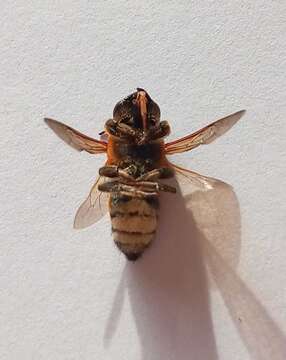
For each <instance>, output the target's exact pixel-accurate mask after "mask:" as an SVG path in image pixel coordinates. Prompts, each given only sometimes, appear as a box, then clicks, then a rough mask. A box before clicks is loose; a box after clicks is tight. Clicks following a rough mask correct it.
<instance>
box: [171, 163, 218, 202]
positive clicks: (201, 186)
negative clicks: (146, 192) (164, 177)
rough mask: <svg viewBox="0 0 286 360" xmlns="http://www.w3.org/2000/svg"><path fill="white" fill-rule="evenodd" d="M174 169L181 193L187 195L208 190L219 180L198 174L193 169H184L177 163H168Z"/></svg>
mask: <svg viewBox="0 0 286 360" xmlns="http://www.w3.org/2000/svg"><path fill="white" fill-rule="evenodd" d="M169 164H170V166H171V167H172V168H173V170H175V177H176V179H177V181H178V183H179V185H180V190H181V193H182V194H183V195H189V194H191V193H193V192H194V191H198V190H199V191H209V190H212V189H213V188H214V187H215V186H216V185H217V183H218V182H221V181H220V180H217V179H215V178H211V177H208V176H204V175H201V174H198V173H196V172H194V171H191V170H188V169H184V168H182V167H180V166H178V165H175V164H172V163H169Z"/></svg>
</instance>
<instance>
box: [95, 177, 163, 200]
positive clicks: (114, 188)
mask: <svg viewBox="0 0 286 360" xmlns="http://www.w3.org/2000/svg"><path fill="white" fill-rule="evenodd" d="M98 190H99V191H102V192H110V193H119V192H120V193H121V194H122V195H128V196H130V197H140V198H144V197H149V196H157V195H158V192H157V191H156V190H155V191H150V190H149V189H148V190H149V191H148V190H147V191H144V190H143V189H136V187H134V186H130V185H126V184H121V183H119V182H118V181H112V182H111V181H110V182H106V183H103V184H100V185H99V186H98Z"/></svg>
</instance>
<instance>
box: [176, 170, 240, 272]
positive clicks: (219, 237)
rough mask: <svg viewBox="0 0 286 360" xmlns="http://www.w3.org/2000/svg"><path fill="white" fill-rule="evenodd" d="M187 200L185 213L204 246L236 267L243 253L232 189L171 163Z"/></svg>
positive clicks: (221, 182)
mask: <svg viewBox="0 0 286 360" xmlns="http://www.w3.org/2000/svg"><path fill="white" fill-rule="evenodd" d="M170 165H171V166H172V167H173V169H174V170H175V175H176V180H177V182H178V185H179V189H180V192H181V194H182V195H183V198H184V204H185V208H186V211H188V212H189V213H190V216H191V217H192V219H193V220H194V221H195V224H196V226H197V229H198V230H199V232H200V237H201V239H204V241H202V244H201V245H202V247H204V244H205V242H206V241H207V242H209V243H210V244H212V246H213V247H214V248H215V249H216V251H218V253H219V254H220V255H221V256H222V257H223V258H224V259H225V260H226V261H227V263H228V264H230V265H231V266H233V267H234V268H235V267H236V266H237V264H238V261H239V253H240V243H241V240H240V211H239V203H238V200H237V197H236V194H235V192H234V190H233V188H232V187H231V186H230V185H229V184H226V183H224V182H223V181H220V180H218V179H214V178H210V177H207V176H203V175H200V174H198V173H195V172H193V171H191V170H187V169H184V168H182V167H179V166H176V165H174V164H170Z"/></svg>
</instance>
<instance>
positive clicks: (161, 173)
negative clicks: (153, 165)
mask: <svg viewBox="0 0 286 360" xmlns="http://www.w3.org/2000/svg"><path fill="white" fill-rule="evenodd" d="M172 177H174V170H173V169H172V168H169V167H162V168H159V169H154V170H151V171H148V172H147V173H146V174H143V175H142V176H140V177H139V178H138V181H142V180H143V181H150V180H158V179H169V178H172Z"/></svg>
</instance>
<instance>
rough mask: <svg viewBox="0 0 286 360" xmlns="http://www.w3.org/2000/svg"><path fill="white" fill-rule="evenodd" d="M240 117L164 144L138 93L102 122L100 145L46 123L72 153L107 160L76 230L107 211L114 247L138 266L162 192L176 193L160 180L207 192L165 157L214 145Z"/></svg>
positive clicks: (150, 105) (149, 106) (151, 108)
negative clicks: (191, 185) (178, 181)
mask: <svg viewBox="0 0 286 360" xmlns="http://www.w3.org/2000/svg"><path fill="white" fill-rule="evenodd" d="M244 112H245V111H244V110H242V111H238V112H236V113H234V114H232V115H229V116H227V117H224V118H222V119H220V120H217V121H215V122H213V123H211V124H210V125H208V126H206V127H204V128H202V129H200V130H198V131H196V132H194V133H192V134H190V135H187V136H185V137H183V138H180V139H178V140H175V141H172V142H167V143H165V138H166V137H167V136H168V135H169V134H170V125H169V123H168V122H167V121H161V119H160V108H159V106H158V105H157V104H156V102H155V101H154V100H152V99H151V97H150V96H149V94H148V93H147V92H146V91H145V90H144V89H141V88H137V91H135V92H134V93H132V94H131V95H129V96H127V97H125V98H124V99H123V100H121V101H119V102H118V103H117V104H116V105H115V107H114V110H113V118H112V119H109V120H107V121H106V123H105V129H104V131H103V132H102V133H100V135H101V136H102V137H101V139H100V140H97V139H94V138H91V137H89V136H86V135H84V134H82V133H80V132H79V131H77V130H75V129H73V128H71V127H70V126H67V125H65V124H63V123H61V122H59V121H56V120H53V119H49V118H45V119H44V120H45V122H46V123H47V125H48V126H49V127H50V128H51V129H52V130H53V131H54V132H55V133H56V134H57V135H58V136H59V137H60V138H61V139H62V140H63V141H65V142H66V143H67V144H68V145H70V146H72V147H73V148H75V149H76V150H78V151H87V152H88V153H90V154H100V153H105V154H106V155H107V161H106V163H105V165H104V166H103V167H101V168H100V169H99V176H98V178H97V180H96V182H95V184H94V185H93V187H92V188H91V190H90V193H89V195H88V197H87V199H86V200H85V201H84V202H83V203H82V205H81V206H80V207H79V209H78V211H77V213H76V216H75V220H74V227H75V228H76V229H79V228H85V227H87V226H90V225H92V224H94V223H95V222H97V221H98V220H99V219H100V218H102V217H103V216H104V215H105V214H106V213H107V212H108V211H109V213H110V218H111V225H112V232H113V238H114V242H115V244H116V245H117V247H118V248H119V249H120V251H122V252H123V253H124V254H125V255H126V257H127V259H128V260H131V261H135V260H137V259H138V258H139V257H140V256H141V255H142V254H143V252H144V251H145V250H146V249H147V248H148V247H149V246H150V244H151V243H152V241H153V239H154V237H155V234H156V229H157V224H158V217H159V198H160V196H159V195H160V192H169V193H176V187H174V186H171V185H169V184H167V183H166V181H164V179H171V178H174V177H176V178H177V179H180V178H181V179H182V178H183V179H187V180H188V181H189V182H190V183H197V184H198V183H199V184H200V185H202V186H203V187H208V186H211V185H210V183H209V182H208V178H207V177H204V176H202V175H199V174H197V173H195V172H193V171H191V170H187V169H184V168H181V167H179V166H176V165H174V164H172V163H171V162H170V161H169V160H168V159H167V156H168V155H172V154H177V153H182V152H186V151H190V150H193V149H194V148H196V147H198V146H200V145H204V144H209V143H211V142H213V141H214V140H215V139H217V138H218V137H219V136H221V135H223V134H224V133H225V132H226V131H227V130H229V129H230V128H231V127H232V126H233V125H234V124H235V123H236V122H237V121H238V120H239V119H240V118H241V117H242V115H243V114H244Z"/></svg>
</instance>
